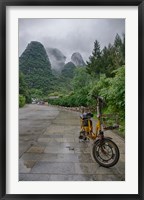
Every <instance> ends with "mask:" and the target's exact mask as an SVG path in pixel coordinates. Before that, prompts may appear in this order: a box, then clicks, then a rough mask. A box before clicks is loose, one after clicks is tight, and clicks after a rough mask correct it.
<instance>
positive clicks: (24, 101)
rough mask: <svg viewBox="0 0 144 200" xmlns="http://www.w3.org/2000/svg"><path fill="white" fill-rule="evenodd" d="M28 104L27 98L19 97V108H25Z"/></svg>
mask: <svg viewBox="0 0 144 200" xmlns="http://www.w3.org/2000/svg"><path fill="white" fill-rule="evenodd" d="M25 103H26V98H25V97H24V96H23V95H19V107H20V108H21V107H23V106H24V105H25Z"/></svg>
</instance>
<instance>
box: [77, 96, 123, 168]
mask: <svg viewBox="0 0 144 200" xmlns="http://www.w3.org/2000/svg"><path fill="white" fill-rule="evenodd" d="M96 100H97V119H98V120H97V123H96V130H95V132H93V123H92V120H91V118H92V117H93V114H92V113H91V112H84V111H83V113H82V114H81V115H80V120H81V131H80V135H79V140H80V142H82V141H83V142H86V141H89V140H90V139H92V140H94V143H93V148H92V153H93V157H94V159H95V160H96V162H98V163H99V164H100V165H101V166H103V167H112V166H114V165H115V164H116V163H117V162H118V160H119V156H120V153H119V149H118V146H117V145H116V144H115V143H114V142H113V141H112V138H110V137H105V136H104V131H105V130H112V129H116V128H118V125H117V124H115V125H113V126H105V125H104V121H103V115H102V105H103V99H102V97H99V96H97V97H96Z"/></svg>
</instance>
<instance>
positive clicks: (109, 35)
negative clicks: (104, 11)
mask: <svg viewBox="0 0 144 200" xmlns="http://www.w3.org/2000/svg"><path fill="white" fill-rule="evenodd" d="M117 33H118V34H119V35H120V36H122V34H124V33H125V20H124V19H19V55H21V53H22V52H23V51H24V50H25V48H26V46H27V45H28V43H30V42H31V41H39V42H41V43H42V44H43V45H44V47H52V48H57V49H59V50H60V51H62V53H63V54H64V55H65V56H66V57H67V60H66V62H68V61H70V57H71V55H72V54H73V53H74V52H79V53H80V54H81V55H82V57H83V59H84V61H86V60H88V58H89V56H90V55H91V53H92V50H93V47H94V41H95V40H98V41H99V43H100V46H101V49H102V48H103V47H104V46H107V45H108V44H109V43H111V44H112V43H113V42H114V38H115V36H116V34H117Z"/></svg>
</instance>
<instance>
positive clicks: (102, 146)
mask: <svg viewBox="0 0 144 200" xmlns="http://www.w3.org/2000/svg"><path fill="white" fill-rule="evenodd" d="M92 153H93V157H94V159H95V160H96V162H98V163H99V164H100V165H101V166H103V167H112V166H114V165H115V164H116V163H117V162H118V160H119V156H120V154H119V149H118V147H117V145H116V144H115V143H114V142H113V141H111V140H110V139H108V138H104V139H102V140H97V141H96V142H95V143H94V145H93V151H92Z"/></svg>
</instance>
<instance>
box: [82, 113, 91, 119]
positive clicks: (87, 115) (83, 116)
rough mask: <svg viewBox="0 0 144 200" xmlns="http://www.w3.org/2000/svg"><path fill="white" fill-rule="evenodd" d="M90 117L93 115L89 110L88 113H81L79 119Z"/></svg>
mask: <svg viewBox="0 0 144 200" xmlns="http://www.w3.org/2000/svg"><path fill="white" fill-rule="evenodd" d="M91 117H93V114H92V113H90V112H89V113H83V114H81V115H80V118H81V119H89V118H91Z"/></svg>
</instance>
